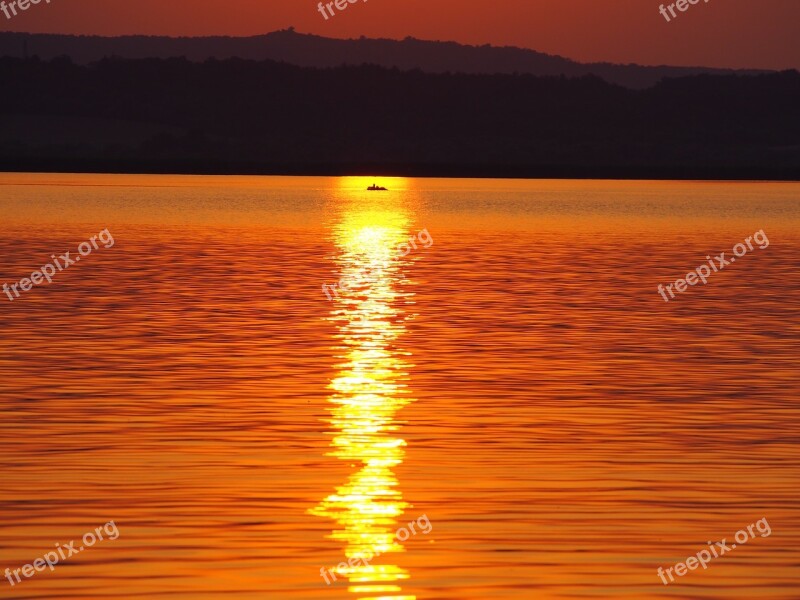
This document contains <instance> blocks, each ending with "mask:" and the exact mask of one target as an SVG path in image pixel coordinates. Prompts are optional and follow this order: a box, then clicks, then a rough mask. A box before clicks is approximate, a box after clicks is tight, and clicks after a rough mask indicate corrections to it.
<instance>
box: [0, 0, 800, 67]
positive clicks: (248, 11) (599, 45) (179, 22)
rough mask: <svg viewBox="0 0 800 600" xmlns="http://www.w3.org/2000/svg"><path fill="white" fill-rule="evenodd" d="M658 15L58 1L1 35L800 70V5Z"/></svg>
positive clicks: (488, 2) (730, 5) (541, 4)
mask: <svg viewBox="0 0 800 600" xmlns="http://www.w3.org/2000/svg"><path fill="white" fill-rule="evenodd" d="M6 1H7V2H8V1H10V0H6ZM674 1H675V0H670V2H667V4H669V3H671V2H674ZM660 4H661V1H660V0H367V1H366V2H357V3H356V4H352V5H350V6H349V7H348V8H347V9H346V10H345V11H343V12H341V13H339V14H337V15H336V16H335V17H332V18H330V19H329V20H327V21H326V20H325V19H324V18H323V17H322V15H320V13H319V12H317V0H52V1H51V4H45V2H41V3H40V4H38V5H31V6H30V8H28V10H27V11H25V12H23V13H20V14H19V15H18V16H16V17H13V18H12V19H10V20H9V19H6V17H5V16H4V15H3V14H2V13H0V31H9V30H10V31H30V32H49V33H80V34H101V35H120V34H151V35H237V36H238V35H253V34H259V33H266V32H269V31H274V30H276V29H283V28H285V27H288V26H290V25H293V26H295V27H296V28H297V30H298V31H301V32H304V33H305V32H308V33H315V34H319V35H326V36H330V37H358V36H361V35H366V36H368V37H388V38H403V37H405V36H407V35H411V36H414V37H417V38H421V39H438V40H455V41H458V42H462V43H468V44H486V43H489V44H493V45H513V46H521V47H525V48H533V49H535V50H540V51H543V52H548V53H551V54H560V55H562V56H566V57H569V58H573V59H576V60H580V61H610V62H623V63H627V62H637V63H640V64H671V65H702V66H714V67H751V68H773V69H775V68H800V35H799V34H800V0H699V4H697V5H695V6H690V7H689V9H688V10H687V11H686V12H683V13H678V15H679V16H678V17H677V18H676V19H674V20H672V21H671V22H669V23H668V22H667V21H666V20H665V19H664V18H663V17H662V16H661V15H660V14H659V12H658V8H659V5H660Z"/></svg>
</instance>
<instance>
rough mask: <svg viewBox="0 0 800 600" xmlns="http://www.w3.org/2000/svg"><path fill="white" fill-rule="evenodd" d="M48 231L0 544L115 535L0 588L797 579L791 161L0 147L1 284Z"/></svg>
mask: <svg viewBox="0 0 800 600" xmlns="http://www.w3.org/2000/svg"><path fill="white" fill-rule="evenodd" d="M373 182H374V183H377V184H378V185H383V186H386V187H387V188H389V189H388V191H385V192H380V191H378V192H368V191H366V188H367V186H368V185H370V184H372V183H373ZM106 229H107V230H108V234H109V236H110V237H104V238H103V237H101V238H100V239H101V241H102V240H106V241H108V240H109V239H111V238H113V244H111V245H109V243H106V244H103V243H99V244H95V245H97V247H96V248H94V247H93V245H90V244H89V240H90V238H91V237H92V236H95V237H97V236H98V233H99V232H101V231H103V230H106ZM756 232H763V233H762V234H760V235H759V236H758V237H756V238H755V239H756V243H750V246H752V249H750V248H747V250H746V252H745V253H744V254H743V255H741V256H736V257H735V258H736V261H735V262H730V263H729V264H726V265H725V266H724V268H719V269H717V268H716V266H717V264H718V262H717V260H716V259H715V258H714V257H715V256H717V255H719V254H720V253H721V252H723V251H724V252H726V253H727V257H728V259H729V258H730V257H733V256H734V255H733V253H732V249H733V248H734V247H735V246H736V245H737V244H739V243H742V244H744V243H745V240H746V238H748V237H749V238H751V240H752V239H753V236H754V233H756ZM765 239H766V240H768V243H766V244H765V243H764V240H765ZM758 240H761V243H760V245H759V243H758ZM84 242H86V245H84V246H82V247H83V248H84V249H86V248H89V249H90V251H89V252H87V253H83V252H81V253H79V251H78V248H79V245H81V244H83V243H84ZM404 244H406V245H404ZM106 246H108V247H106ZM67 251H70V252H71V253H72V254H71V255H72V257H73V258H74V257H76V256H80V258H81V260H80V262H75V264H72V265H70V266H68V267H67V266H66V265H64V264H62V263H63V262H64V261H63V260H61V261H59V262H58V265H60V266H61V267H62V269H53V271H54V275H53V276H52V277H51V279H52V283H51V284H49V285H48V284H47V283H46V282H42V283H41V284H40V285H32V286H26V287H31V289H29V290H27V291H23V288H22V287H19V286H18V288H17V289H18V290H19V292H20V294H19V296H18V297H14V296H13V293H12V294H11V295H10V296H9V295H8V294H6V293H0V302H2V305H1V306H2V310H0V331H2V335H1V336H0V408H1V409H2V415H3V417H2V420H1V421H0V447H2V453H1V454H0V466H2V473H3V477H2V484H0V516H2V519H0V522H1V523H2V529H0V569H2V570H5V569H6V568H10V569H11V570H12V571H13V570H15V569H19V568H20V567H23V565H25V564H29V563H32V562H33V561H34V560H35V559H37V558H39V557H43V556H44V555H45V554H46V553H48V552H50V551H51V550H53V549H54V548H56V547H59V546H64V545H66V544H68V543H69V542H70V541H71V540H74V541H76V544H75V549H76V550H77V548H78V547H79V544H80V545H83V542H84V540H82V536H84V534H85V533H87V532H92V531H95V530H96V529H97V528H98V527H99V526H102V525H103V524H106V523H109V522H110V521H113V522H114V524H115V526H116V527H117V528H118V533H119V535H118V537H117V538H116V539H113V540H112V539H104V540H102V541H97V542H96V543H95V544H93V545H92V546H91V547H88V546H87V547H86V548H84V549H83V550H82V551H80V552H79V553H76V554H75V555H74V556H71V557H68V558H65V559H63V560H61V561H60V562H59V564H58V565H57V566H55V568H54V570H52V571H51V570H50V569H49V568H45V569H44V570H43V571H42V572H36V573H35V574H34V575H33V576H30V577H28V576H27V575H24V572H23V576H22V577H21V579H20V580H19V581H17V580H15V579H2V580H0V586H2V588H3V590H4V591H3V593H2V594H0V595H2V596H3V597H17V598H63V597H70V598H117V597H118V598H135V597H148V598H171V599H177V598H187V599H189V598H191V599H212V598H223V597H238V598H243V599H245V598H246V599H249V598H252V599H256V598H258V599H262V598H276V599H287V600H320V599H325V598H337V599H353V600H356V599H359V600H367V599H371V600H411V599H417V600H487V599H490V600H491V599H504V598H515V599H516V598H519V599H530V598H545V599H550V598H553V599H555V598H558V599H564V598H630V599H637V600H638V599H649V598H663V597H668V598H685V599H720V600H723V599H724V600H730V599H732V598H733V599H735V598H742V599H744V598H748V599H749V598H760V599H764V598H768V599H772V600H778V599H781V600H789V599H791V598H797V597H798V596H797V594H798V592H797V590H798V589H800V571H799V570H798V564H800V551H799V550H798V548H800V502H798V490H799V489H800V485H799V484H800V450H799V449H798V428H799V427H800V403H799V399H800V375H799V373H800V370H799V369H798V366H800V294H799V293H798V292H800V184H791V183H757V182H753V183H747V182H745V183H727V182H661V181H570V180H563V181H556V180H532V181H523V180H474V179H473V180H470V179H461V180H460V179H412V178H409V179H404V178H387V177H344V178H326V177H216V176H156V175H136V176H134V175H57V174H8V173H7V174H0V284H2V283H6V284H8V285H9V286H10V285H11V284H15V283H18V282H20V281H21V280H23V279H24V278H30V277H31V273H32V272H33V271H34V270H38V269H39V268H40V267H42V266H44V265H46V264H53V261H58V260H59V256H61V255H63V254H64V253H65V252H67ZM707 256H708V257H709V258H710V260H711V262H709V259H707V258H706V257H707ZM726 260H727V259H726ZM706 264H708V265H709V268H710V267H711V265H712V264H713V265H714V267H715V270H714V271H711V273H710V275H709V276H708V277H707V283H706V284H705V285H704V284H702V283H696V284H695V285H691V286H685V291H683V292H679V293H675V294H674V295H675V297H674V298H671V299H669V301H665V300H664V297H662V295H661V294H660V293H659V290H658V286H659V284H662V285H663V286H667V285H668V284H672V285H673V287H674V289H676V290H678V289H680V288H679V287H678V286H677V284H676V283H675V282H676V280H678V279H680V278H686V275H687V273H689V272H690V271H695V272H696V269H697V268H698V267H700V266H702V265H706ZM323 285H325V286H331V285H336V287H335V288H331V287H327V288H326V289H327V291H328V293H326V291H325V290H324V289H323ZM681 287H684V286H681ZM662 289H663V288H662ZM12 297H13V301H11V300H10V299H9V298H12ZM761 519H766V520H767V521H768V523H769V526H770V532H771V533H770V534H769V535H763V534H759V533H758V531H756V532H755V535H751V536H749V538H748V541H747V543H746V544H745V543H740V544H739V545H738V547H737V548H735V549H731V550H730V552H729V553H727V554H725V555H724V556H719V557H718V558H714V559H713V560H712V561H711V562H710V563H708V565H707V568H705V569H702V568H697V569H695V570H691V571H689V572H688V573H686V574H685V575H682V576H678V577H676V578H675V581H674V582H671V583H669V585H665V584H664V583H662V580H661V579H660V578H659V575H658V574H657V569H658V568H659V567H663V569H665V570H666V569H667V568H670V567H673V566H674V565H675V564H676V563H678V562H682V561H685V560H686V559H687V557H690V556H694V555H695V554H696V553H697V552H699V551H701V550H705V549H707V548H708V547H709V543H712V542H716V541H721V540H723V539H727V540H728V542H727V543H728V545H730V544H731V542H732V541H733V540H734V534H736V533H737V531H738V530H741V529H743V528H746V527H747V526H748V525H751V524H754V523H756V522H757V521H759V520H761ZM412 530H413V531H412ZM106 537H107V536H106ZM7 577H9V576H7ZM10 577H13V575H11V576H10ZM334 579H335V580H334ZM326 581H327V582H329V583H326ZM11 582H13V583H14V587H13V589H12V586H11Z"/></svg>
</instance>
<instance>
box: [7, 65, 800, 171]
mask: <svg viewBox="0 0 800 600" xmlns="http://www.w3.org/2000/svg"><path fill="white" fill-rule="evenodd" d="M0 89H2V90H4V91H6V93H5V94H3V101H2V102H0V170H9V171H27V170H31V171H35V170H46V171H89V172H98V171H111V172H172V173H181V172H189V173H282V174H294V173H304V174H348V173H351V174H352V173H363V174H373V173H378V174H380V173H384V174H386V173H393V174H398V175H439V176H493V177H615V178H633V177H645V178H686V179H694V178H698V179H706V178H710V179H741V178H747V179H794V180H798V179H800V109H798V107H800V73H798V72H797V71H787V72H782V73H770V74H766V75H754V76H738V75H697V76H692V77H682V78H675V79H667V80H665V81H662V82H660V83H658V84H657V85H655V86H653V87H651V88H649V89H646V90H631V89H627V88H625V87H622V86H618V85H614V84H611V83H608V82H605V81H603V80H602V79H600V78H598V77H595V76H592V75H587V76H584V77H578V78H562V77H534V76H532V75H467V74H432V73H423V72H421V71H418V70H416V71H401V70H398V69H386V68H382V67H376V66H359V67H348V66H346V67H336V68H331V69H319V68H309V67H298V66H294V65H289V64H286V63H278V62H275V61H253V60H243V59H239V58H231V59H226V60H208V61H203V62H191V61H189V60H187V59H183V58H169V59H158V58H148V59H135V60H131V59H103V60H100V61H98V62H95V63H92V64H90V65H78V64H75V63H73V62H72V61H71V60H70V59H69V58H56V59H52V60H49V61H43V60H40V59H38V58H28V59H20V58H10V57H3V58H0Z"/></svg>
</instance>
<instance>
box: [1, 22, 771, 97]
mask: <svg viewBox="0 0 800 600" xmlns="http://www.w3.org/2000/svg"><path fill="white" fill-rule="evenodd" d="M26 53H27V55H28V56H34V55H35V56H39V57H40V58H42V59H50V58H54V57H57V56H64V55H66V56H69V57H70V58H72V60H73V61H75V62H77V63H79V64H87V63H91V62H95V61H97V60H100V59H102V58H105V57H111V56H116V57H120V58H176V57H186V58H187V59H189V60H190V61H194V62H202V61H204V60H206V59H208V58H216V59H227V58H234V57H235V58H244V59H251V60H275V61H282V62H286V63H289V64H292V65H297V66H301V67H338V66H341V65H352V66H360V65H363V64H371V65H378V66H382V67H387V68H395V67H396V68H398V69H401V70H404V71H411V70H414V69H419V70H421V71H423V72H426V73H446V72H451V73H467V74H500V73H505V74H514V73H520V74H531V75H539V76H543V75H546V76H560V75H563V76H566V77H581V76H584V75H588V74H592V75H597V76H598V77H600V78H602V79H604V80H605V81H608V82H611V83H616V84H619V85H623V86H625V87H629V88H634V89H643V88H648V87H651V86H653V85H655V84H656V83H658V82H659V81H661V80H662V79H664V78H666V77H684V76H687V75H699V74H730V73H734V72H735V71H730V70H725V69H710V68H703V67H691V68H690V67H669V66H659V67H643V66H640V65H633V64H630V65H616V64H610V63H588V64H584V63H579V62H575V61H572V60H569V59H566V58H563V57H561V56H554V55H550V54H543V53H541V52H536V51H533V50H526V49H523V48H515V47H495V46H489V45H488V44H487V45H485V46H467V45H463V44H457V43H455V42H434V41H423V40H417V39H414V38H406V39H404V40H402V41H396V40H387V39H368V38H365V37H361V38H360V39H350V40H339V39H332V38H326V37H321V36H316V35H307V34H300V33H297V32H295V31H294V29H291V28H290V29H287V30H282V31H276V32H273V33H269V34H266V35H259V36H253V37H195V38H187V37H182V38H171V37H155V36H123V37H99V36H71V35H49V34H29V33H9V32H4V33H0V56H14V57H22V56H24V55H25V54H26ZM763 72H764V71H752V70H749V71H738V73H739V74H757V73H763Z"/></svg>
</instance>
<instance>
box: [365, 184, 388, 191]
mask: <svg viewBox="0 0 800 600" xmlns="http://www.w3.org/2000/svg"><path fill="white" fill-rule="evenodd" d="M367 191H368V192H388V191H389V190H388V189H387V188H385V187H381V186H379V185H375V184H374V183H373V184H372V185H371V186H369V187H368V188H367Z"/></svg>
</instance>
